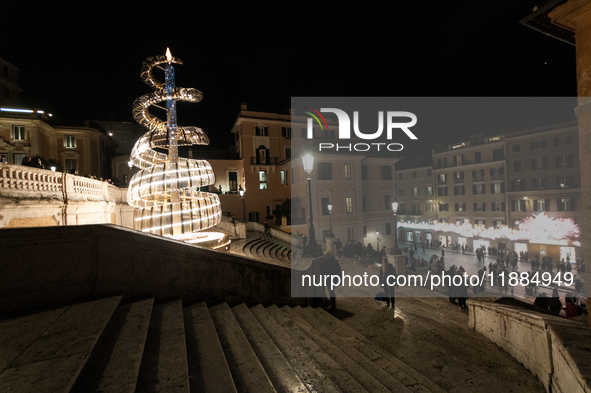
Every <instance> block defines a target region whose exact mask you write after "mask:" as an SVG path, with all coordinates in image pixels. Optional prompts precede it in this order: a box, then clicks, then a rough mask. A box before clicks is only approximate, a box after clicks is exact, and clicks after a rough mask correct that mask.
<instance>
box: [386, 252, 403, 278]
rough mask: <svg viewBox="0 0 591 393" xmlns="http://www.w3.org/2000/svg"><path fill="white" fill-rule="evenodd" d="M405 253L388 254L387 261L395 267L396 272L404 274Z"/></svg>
mask: <svg viewBox="0 0 591 393" xmlns="http://www.w3.org/2000/svg"><path fill="white" fill-rule="evenodd" d="M405 259H406V255H388V262H390V263H391V264H392V266H394V267H395V268H396V274H398V275H400V274H406V262H405Z"/></svg>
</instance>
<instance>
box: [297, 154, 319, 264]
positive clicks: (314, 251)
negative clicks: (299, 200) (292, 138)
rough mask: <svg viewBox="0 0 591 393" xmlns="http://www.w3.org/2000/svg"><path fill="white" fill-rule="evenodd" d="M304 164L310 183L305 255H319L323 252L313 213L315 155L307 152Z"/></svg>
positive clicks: (303, 158)
mask: <svg viewBox="0 0 591 393" xmlns="http://www.w3.org/2000/svg"><path fill="white" fill-rule="evenodd" d="M302 164H303V166H304V171H305V172H306V174H307V177H306V181H307V183H308V237H309V239H308V243H307V244H306V247H304V253H303V255H310V256H313V257H314V256H318V255H320V254H322V250H319V248H320V246H319V245H318V243H316V231H315V230H314V222H313V221H314V216H313V215H312V176H311V173H312V169H313V168H314V156H313V155H311V154H306V155H305V156H303V157H302Z"/></svg>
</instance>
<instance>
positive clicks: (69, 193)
mask: <svg viewBox="0 0 591 393" xmlns="http://www.w3.org/2000/svg"><path fill="white" fill-rule="evenodd" d="M126 191H127V190H125V189H119V188H117V187H116V186H114V185H111V184H108V183H106V182H103V181H100V180H94V179H89V178H86V177H82V176H76V175H70V174H66V173H61V172H52V171H50V170H46V169H38V168H31V167H27V166H22V165H8V164H0V196H2V197H15V198H24V199H39V198H49V199H60V200H76V201H105V202H113V203H127V199H126V196H127V195H126V194H127V192H126Z"/></svg>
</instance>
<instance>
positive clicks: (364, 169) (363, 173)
mask: <svg viewBox="0 0 591 393" xmlns="http://www.w3.org/2000/svg"><path fill="white" fill-rule="evenodd" d="M361 180H367V165H361Z"/></svg>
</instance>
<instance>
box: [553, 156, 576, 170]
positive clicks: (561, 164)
mask: <svg viewBox="0 0 591 393" xmlns="http://www.w3.org/2000/svg"><path fill="white" fill-rule="evenodd" d="M573 165H574V157H573V155H572V154H563V155H560V156H556V168H566V167H572V166H573Z"/></svg>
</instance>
